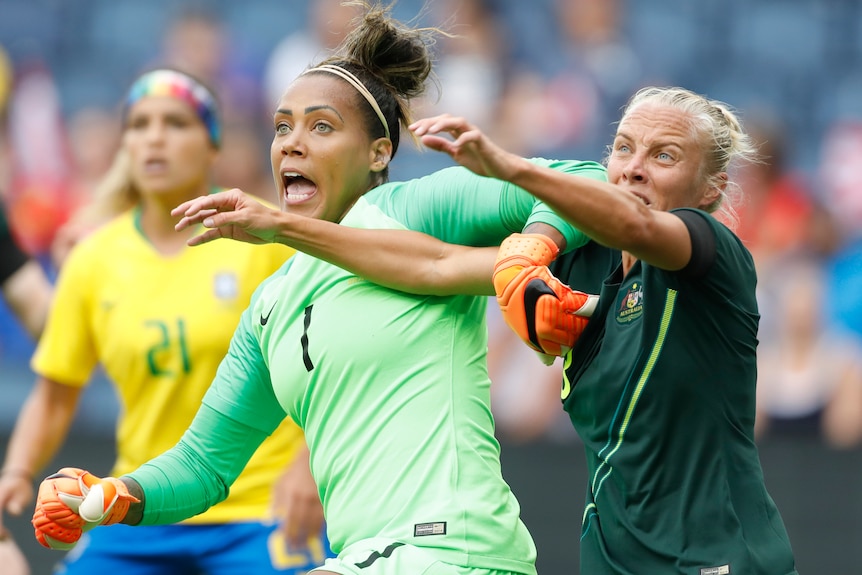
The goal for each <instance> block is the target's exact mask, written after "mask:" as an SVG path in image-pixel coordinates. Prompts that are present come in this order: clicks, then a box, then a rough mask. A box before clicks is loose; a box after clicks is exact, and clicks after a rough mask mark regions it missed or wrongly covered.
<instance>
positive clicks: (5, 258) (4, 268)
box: [0, 229, 30, 286]
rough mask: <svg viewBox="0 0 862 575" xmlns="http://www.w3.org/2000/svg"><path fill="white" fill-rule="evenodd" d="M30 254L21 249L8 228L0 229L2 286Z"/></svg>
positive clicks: (25, 261)
mask: <svg viewBox="0 0 862 575" xmlns="http://www.w3.org/2000/svg"><path fill="white" fill-rule="evenodd" d="M29 259H30V258H29V256H27V254H25V253H24V252H23V251H21V248H19V247H18V244H16V243H15V239H14V238H13V237H12V235H11V234H10V233H9V231H8V230H5V229H4V230H0V286H2V285H3V284H4V283H6V280H8V279H9V278H10V277H12V274H14V273H15V272H17V271H18V270H19V269H21V267H22V266H23V265H24V264H25V263H27V261H28V260H29Z"/></svg>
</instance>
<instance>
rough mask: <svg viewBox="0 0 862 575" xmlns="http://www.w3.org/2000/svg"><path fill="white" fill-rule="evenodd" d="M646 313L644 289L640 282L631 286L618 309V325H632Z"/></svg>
mask: <svg viewBox="0 0 862 575" xmlns="http://www.w3.org/2000/svg"><path fill="white" fill-rule="evenodd" d="M643 313H644V287H643V284H642V283H640V282H635V283H633V284H632V285H631V286H629V288H628V290H626V293H625V294H624V295H623V298H622V301H620V306H619V308H617V323H630V322H632V321H634V320H636V319H637V318H639V317H640V316H642V315H643Z"/></svg>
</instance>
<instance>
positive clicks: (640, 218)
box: [410, 114, 691, 270]
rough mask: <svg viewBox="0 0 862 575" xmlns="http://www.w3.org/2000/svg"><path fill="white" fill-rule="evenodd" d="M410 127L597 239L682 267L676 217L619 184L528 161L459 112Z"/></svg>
mask: <svg viewBox="0 0 862 575" xmlns="http://www.w3.org/2000/svg"><path fill="white" fill-rule="evenodd" d="M410 130H412V131H413V133H414V134H416V135H417V136H418V137H419V138H420V140H421V141H422V143H423V144H424V145H425V146H427V147H429V148H431V149H433V150H437V151H439V152H444V153H446V154H448V155H449V156H451V157H452V159H454V160H455V161H456V162H458V163H459V164H461V165H462V166H464V167H466V168H468V169H470V170H471V171H473V172H474V173H476V174H479V175H481V176H487V177H492V178H498V179H501V180H505V181H507V182H511V183H513V184H515V185H516V186H519V187H521V188H524V189H526V190H527V191H529V192H530V193H531V194H533V195H534V196H536V197H537V198H539V199H540V200H542V201H543V202H545V203H546V204H548V205H549V206H550V207H551V208H553V209H554V210H555V211H556V212H558V213H559V214H560V215H561V216H562V217H564V218H566V219H567V220H568V221H569V222H571V223H572V224H574V225H575V227H577V228H578V229H579V230H581V231H582V232H583V233H585V234H586V235H587V236H589V237H591V238H593V239H594V240H596V241H597V242H599V243H601V244H604V245H607V246H610V247H613V248H617V249H620V250H624V251H627V252H629V253H631V254H633V255H634V256H635V257H637V258H639V259H643V260H645V261H648V262H649V263H651V264H653V265H655V266H657V267H660V268H663V269H670V270H676V269H681V268H683V267H684V266H685V265H686V264H687V263H688V261H689V258H690V257H691V239H690V236H689V233H688V229H687V228H686V226H685V224H684V223H683V222H682V220H680V218H678V217H676V216H674V215H672V214H670V213H668V212H664V211H659V210H652V209H650V208H649V207H648V206H647V205H646V204H645V203H644V202H643V201H641V200H640V199H638V198H637V197H636V196H635V195H634V194H632V193H627V192H626V191H625V190H623V189H622V188H621V187H619V186H616V185H613V184H609V183H607V182H602V181H598V180H595V179H591V178H585V177H582V176H578V175H574V174H566V173H562V172H560V171H557V170H551V169H548V168H545V167H542V166H538V165H536V164H533V163H531V162H529V161H528V160H526V159H524V158H522V157H520V156H518V155H517V154H513V153H511V152H508V151H506V150H504V149H502V148H500V147H499V146H498V145H496V144H495V143H494V142H493V141H491V140H490V139H489V138H488V137H487V136H486V135H485V134H483V133H482V131H481V130H479V129H478V128H477V127H476V126H473V125H472V124H470V123H469V122H467V121H466V120H465V119H464V118H458V117H454V116H450V115H448V114H443V115H440V116H434V117H431V118H424V119H422V120H419V121H417V122H414V123H413V124H411V125H410Z"/></svg>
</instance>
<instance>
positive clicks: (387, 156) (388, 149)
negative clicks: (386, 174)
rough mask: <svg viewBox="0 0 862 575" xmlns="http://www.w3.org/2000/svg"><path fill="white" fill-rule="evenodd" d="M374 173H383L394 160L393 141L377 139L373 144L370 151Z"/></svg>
mask: <svg viewBox="0 0 862 575" xmlns="http://www.w3.org/2000/svg"><path fill="white" fill-rule="evenodd" d="M369 155H370V157H369V160H370V161H371V166H370V167H371V171H372V172H382V171H383V170H384V169H386V166H388V165H389V160H391V159H392V140H390V139H389V138H377V139H376V140H374V142H372V144H371V149H370V151H369Z"/></svg>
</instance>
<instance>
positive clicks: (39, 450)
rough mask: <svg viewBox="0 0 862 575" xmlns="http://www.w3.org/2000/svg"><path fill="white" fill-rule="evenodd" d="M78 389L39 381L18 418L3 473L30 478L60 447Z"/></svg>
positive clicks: (73, 410) (78, 392)
mask: <svg viewBox="0 0 862 575" xmlns="http://www.w3.org/2000/svg"><path fill="white" fill-rule="evenodd" d="M79 395H80V389H79V388H74V387H69V386H65V385H61V384H59V383H56V382H52V381H50V380H47V379H44V378H40V379H39V380H37V382H36V384H35V386H34V387H33V391H31V392H30V395H29V397H28V398H27V400H26V402H25V403H24V406H23V407H22V408H21V411H20V413H19V414H18V419H17V421H16V422H15V428H14V430H13V431H12V436H11V438H10V439H9V444H8V446H7V450H6V458H5V460H4V463H3V469H4V471H6V472H13V471H14V472H15V473H21V474H28V475H29V476H30V477H34V476H35V475H36V474H38V473H39V472H40V471H41V470H42V469H44V467H45V466H46V465H47V464H48V462H49V461H50V460H51V459H52V458H53V457H54V455H55V454H56V453H57V451H58V450H59V448H60V446H61V445H62V444H63V442H64V441H65V438H66V434H67V433H68V431H69V426H70V425H71V423H72V420H73V418H74V415H75V410H76V408H77V405H78V397H79Z"/></svg>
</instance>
